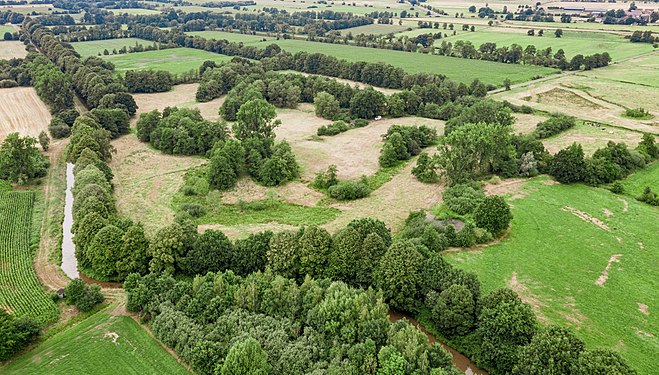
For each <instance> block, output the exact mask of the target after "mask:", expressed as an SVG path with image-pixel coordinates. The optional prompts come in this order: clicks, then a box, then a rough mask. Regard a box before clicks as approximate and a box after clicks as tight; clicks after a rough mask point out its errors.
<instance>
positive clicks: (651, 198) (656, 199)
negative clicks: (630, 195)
mask: <svg viewBox="0 0 659 375" xmlns="http://www.w3.org/2000/svg"><path fill="white" fill-rule="evenodd" d="M636 199H637V200H638V201H640V202H645V203H647V204H649V205H652V206H659V196H657V193H656V192H654V191H652V189H651V188H650V187H649V186H646V187H645V189H643V194H641V195H639V196H638V197H636Z"/></svg>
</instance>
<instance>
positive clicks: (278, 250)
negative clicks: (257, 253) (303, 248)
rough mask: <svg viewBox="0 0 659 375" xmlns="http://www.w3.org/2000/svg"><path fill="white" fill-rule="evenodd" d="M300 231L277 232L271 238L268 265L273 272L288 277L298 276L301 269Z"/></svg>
mask: <svg viewBox="0 0 659 375" xmlns="http://www.w3.org/2000/svg"><path fill="white" fill-rule="evenodd" d="M300 235H301V233H300V232H294V231H286V232H279V233H275V234H274V235H273V236H272V238H271V239H270V247H269V249H268V266H269V267H270V268H271V269H272V271H273V272H275V273H277V274H279V275H283V276H284V277H287V278H296V277H298V276H299V270H300V254H299V252H298V239H299V238H300Z"/></svg>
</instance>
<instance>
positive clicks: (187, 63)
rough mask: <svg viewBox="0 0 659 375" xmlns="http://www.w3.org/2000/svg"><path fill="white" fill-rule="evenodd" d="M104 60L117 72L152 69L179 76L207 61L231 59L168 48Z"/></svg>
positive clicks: (198, 51)
mask: <svg viewBox="0 0 659 375" xmlns="http://www.w3.org/2000/svg"><path fill="white" fill-rule="evenodd" d="M104 58H105V59H107V60H108V61H111V62H112V63H113V64H114V65H115V67H116V70H117V71H125V70H148V69H153V70H166V71H168V72H170V73H172V74H181V73H185V72H189V71H190V70H196V69H197V68H199V66H201V64H202V63H203V62H204V61H207V60H211V61H215V62H217V63H220V62H223V61H228V60H231V59H232V57H231V56H226V55H219V54H216V53H210V52H206V51H202V50H198V49H192V48H170V49H163V50H158V51H147V52H136V53H128V54H125V55H114V56H104Z"/></svg>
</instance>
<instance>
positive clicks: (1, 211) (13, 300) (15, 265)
mask: <svg viewBox="0 0 659 375" xmlns="http://www.w3.org/2000/svg"><path fill="white" fill-rule="evenodd" d="M34 205H35V194H34V193H33V192H19V191H13V192H0V270H1V271H2V272H0V308H2V309H4V310H6V311H8V312H10V313H12V314H16V315H17V316H25V315H27V316H30V317H31V318H33V319H35V320H36V321H38V322H40V323H42V324H45V323H49V322H51V321H53V320H55V319H56V318H57V315H58V311H57V306H55V304H54V303H53V301H52V300H51V299H50V297H48V295H47V294H46V293H45V292H44V290H43V289H42V287H41V285H40V284H39V281H38V280H37V276H36V274H35V273H34V268H33V267H32V262H33V255H34V254H33V253H34V249H33V248H32V245H35V244H36V241H38V240H37V239H35V237H36V236H37V235H38V233H39V228H38V227H37V228H35V227H33V226H34V225H37V226H38V223H39V219H40V217H39V218H35V219H33V210H34ZM39 214H41V213H39ZM32 241H34V242H32Z"/></svg>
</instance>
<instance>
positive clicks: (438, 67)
mask: <svg viewBox="0 0 659 375" xmlns="http://www.w3.org/2000/svg"><path fill="white" fill-rule="evenodd" d="M224 34H226V33H224ZM201 35H202V36H203V35H204V34H201ZM218 35H219V34H214V36H218ZM235 35H238V36H242V35H241V34H234V37H235ZM245 37H250V38H252V37H253V36H245ZM246 39H247V38H246ZM266 39H267V41H265V42H259V43H253V44H252V45H254V46H258V47H261V48H264V47H266V46H268V45H270V44H272V43H276V44H278V45H279V46H280V47H281V49H282V50H284V51H288V52H291V53H296V52H300V51H305V52H309V53H316V52H318V53H323V54H326V55H330V56H334V57H336V58H339V59H345V60H348V61H366V62H371V63H377V62H384V63H388V64H391V65H393V66H396V67H400V68H402V69H404V70H405V71H407V72H409V73H435V74H444V75H446V76H447V77H448V78H450V79H453V80H456V81H458V82H464V83H467V84H469V83H471V82H472V81H473V80H474V79H477V78H478V79H480V80H481V81H482V82H485V83H491V84H494V85H501V83H502V82H503V80H504V79H506V78H508V79H510V81H511V82H513V83H519V82H525V81H528V80H530V79H532V78H534V77H541V76H547V75H551V74H553V73H555V72H556V70H555V69H550V68H545V67H541V66H532V65H519V64H502V63H496V62H491V61H483V60H469V59H460V58H454V57H446V56H435V55H425V54H421V53H418V54H411V53H409V52H403V51H393V50H385V49H378V48H368V47H357V46H346V45H340V44H329V43H319V42H309V41H306V40H296V39H287V40H276V39H275V38H272V37H271V38H266ZM247 40H249V39H247Z"/></svg>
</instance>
